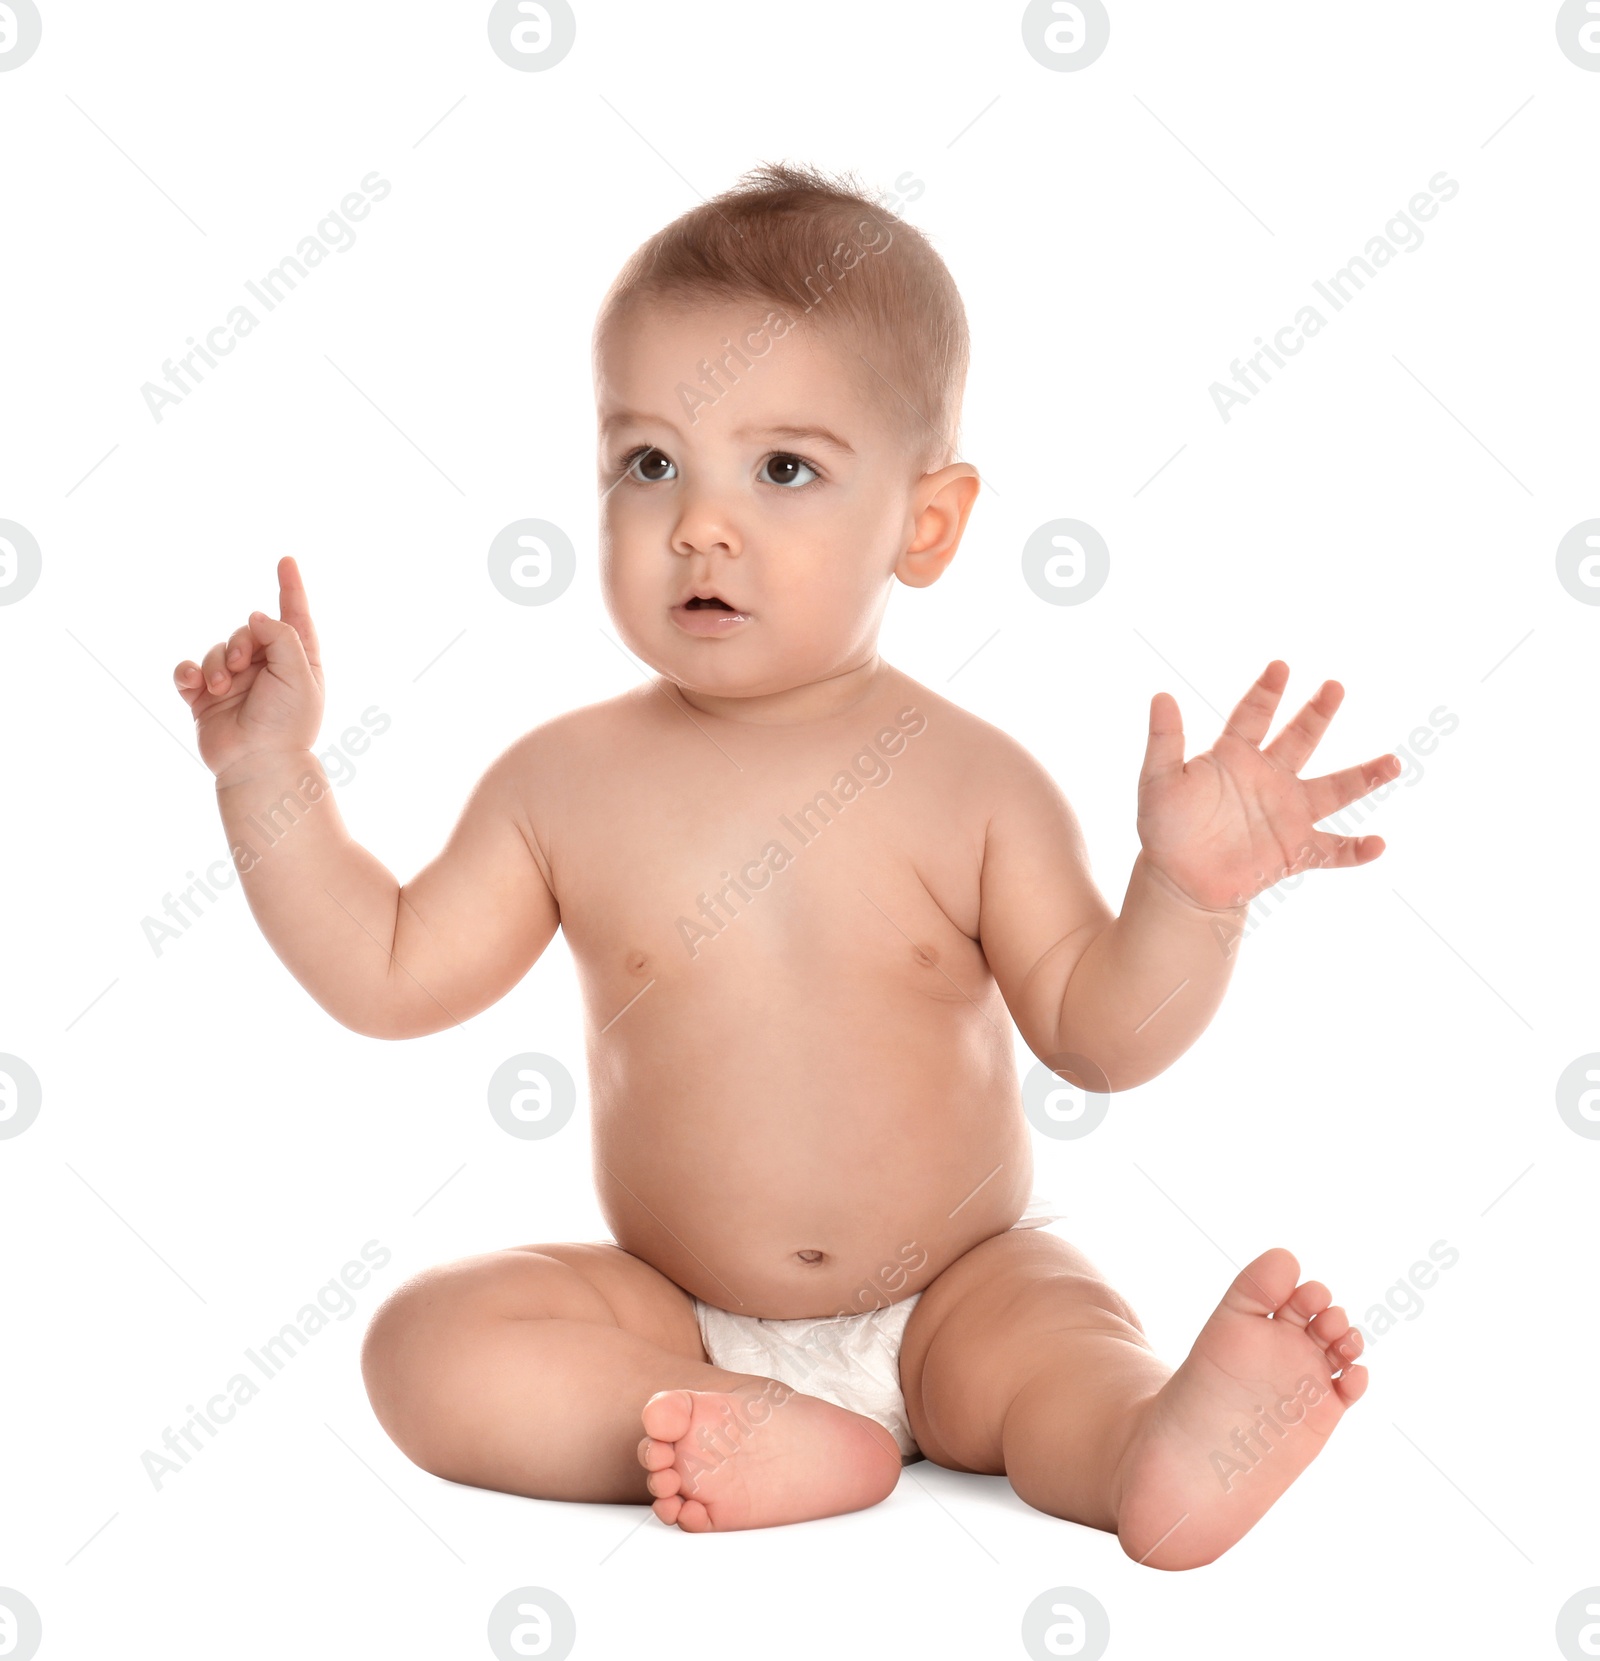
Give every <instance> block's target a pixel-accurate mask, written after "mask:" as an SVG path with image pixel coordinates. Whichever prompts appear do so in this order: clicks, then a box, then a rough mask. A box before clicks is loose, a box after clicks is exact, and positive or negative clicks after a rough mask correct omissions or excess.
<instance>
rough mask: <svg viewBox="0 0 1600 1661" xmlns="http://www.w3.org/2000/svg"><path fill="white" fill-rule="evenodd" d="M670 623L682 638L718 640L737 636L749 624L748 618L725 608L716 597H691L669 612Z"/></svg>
mask: <svg viewBox="0 0 1600 1661" xmlns="http://www.w3.org/2000/svg"><path fill="white" fill-rule="evenodd" d="M672 620H673V622H674V623H676V624H677V626H678V627H679V628H680V629H681V630H682V631H683V632H684V633H685V634H692V635H697V636H699V637H700V638H702V639H708V638H709V639H720V638H721V637H722V636H724V635H729V634H737V633H738V632H739V631H740V630H742V629H743V628H744V626H745V625H746V624H747V623H748V622H749V621H750V615H749V613H748V612H743V611H740V610H738V608H737V607H735V606H732V605H729V603H728V602H727V601H726V600H724V599H723V597H722V596H721V595H720V594H691V595H690V596H689V598H688V599H687V600H680V601H679V602H678V604H677V605H675V606H674V607H673V608H672Z"/></svg>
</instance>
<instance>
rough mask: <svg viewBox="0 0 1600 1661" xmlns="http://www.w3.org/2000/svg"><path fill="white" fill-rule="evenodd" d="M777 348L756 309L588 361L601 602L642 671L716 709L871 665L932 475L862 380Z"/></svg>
mask: <svg viewBox="0 0 1600 1661" xmlns="http://www.w3.org/2000/svg"><path fill="white" fill-rule="evenodd" d="M784 330H785V323H784V318H783V314H782V313H781V312H779V311H778V310H777V309H776V308H774V307H772V306H771V305H769V304H768V303H767V302H764V301H759V300H749V301H744V302H734V303H729V304H723V303H716V304H710V305H707V306H705V307H702V308H695V309H689V308H686V307H684V306H667V305H654V304H644V305H636V306H633V307H630V308H628V309H626V310H625V311H624V312H623V313H622V314H621V315H620V316H619V317H617V318H616V319H615V320H614V321H613V323H612V324H611V326H610V327H609V328H608V329H607V330H606V331H605V332H604V334H603V335H602V336H601V338H600V340H599V341H598V342H597V345H596V351H595V399H596V405H597V414H598V417H599V423H600V432H599V438H600V454H599V471H600V490H601V514H600V556H601V578H602V582H603V584H604V591H605V597H606V604H607V606H608V607H609V609H610V612H611V615H612V617H613V618H614V619H615V621H616V624H617V628H618V630H619V631H620V633H621V635H622V638H623V640H624V642H625V643H626V644H627V646H628V647H629V648H630V649H631V650H632V651H633V652H634V653H635V654H637V655H638V656H639V657H640V658H642V659H643V660H644V661H645V662H646V663H648V664H649V665H650V666H651V667H652V668H653V669H655V670H656V671H657V672H658V673H659V674H662V675H665V676H666V677H667V678H669V679H670V680H673V681H675V682H677V683H678V684H679V685H681V686H682V687H684V688H685V689H686V690H689V691H691V692H693V691H698V692H702V693H705V694H707V695H709V696H711V697H713V698H752V697H761V696H764V695H769V694H773V693H778V692H783V691H787V690H788V689H790V688H792V687H798V686H804V685H808V684H810V683H812V682H815V681H819V680H823V679H828V678H831V677H833V676H836V675H839V674H842V673H844V672H846V671H848V670H850V669H853V668H857V667H859V666H861V665H863V664H866V663H869V662H871V660H872V658H873V655H874V653H875V652H876V650H877V633H878V625H879V622H880V620H881V619H882V616H883V609H884V605H885V603H886V601H887V599H888V593H889V586H890V583H891V581H892V580H893V578H894V575H895V571H896V566H897V564H899V563H900V561H901V558H902V555H903V554H904V553H905V551H906V549H907V547H908V545H909V544H910V543H911V542H912V541H913V538H914V535H915V531H916V524H915V521H916V517H917V511H918V503H917V501H916V499H915V498H916V495H917V489H918V486H919V483H921V481H922V480H923V479H924V477H925V475H924V474H923V473H922V470H921V468H920V467H919V466H918V465H917V462H916V460H915V458H914V457H913V456H912V455H911V453H910V450H909V448H908V446H907V444H906V441H905V437H904V434H903V431H902V429H900V428H898V427H896V426H895V425H894V424H893V423H892V422H891V421H889V420H888V419H886V417H885V415H884V413H883V410H882V404H881V400H880V399H879V398H878V397H874V396H871V395H870V393H869V388H868V386H867V385H866V382H867V381H869V380H870V378H871V371H870V370H868V369H867V368H866V367H865V366H864V365H863V364H862V363H861V362H860V360H859V359H858V358H856V357H855V356H854V354H853V353H850V352H849V351H848V350H847V348H846V347H844V346H843V345H842V344H841V343H838V342H835V341H833V340H832V339H830V337H829V336H828V335H827V334H825V333H822V332H820V331H817V330H811V329H805V330H801V329H796V328H793V327H790V328H788V330H787V332H783V331H784ZM780 333H781V338H779V336H780ZM724 342H730V343H731V346H729V345H725V344H724ZM733 348H737V349H738V352H739V353H742V354H743V356H744V357H745V358H746V359H748V360H749V361H748V364H745V363H741V362H740V359H739V356H738V355H737V354H736V353H735V352H734V351H733ZM708 371H710V373H709V374H708V373H707V372H708ZM888 395H889V396H892V394H888ZM964 470H965V471H970V469H964ZM718 602H720V604H719V603H718Z"/></svg>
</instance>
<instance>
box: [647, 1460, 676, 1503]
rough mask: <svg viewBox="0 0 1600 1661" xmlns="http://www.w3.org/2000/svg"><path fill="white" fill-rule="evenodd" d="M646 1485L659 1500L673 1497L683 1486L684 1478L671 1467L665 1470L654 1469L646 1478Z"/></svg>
mask: <svg viewBox="0 0 1600 1661" xmlns="http://www.w3.org/2000/svg"><path fill="white" fill-rule="evenodd" d="M644 1485H645V1487H646V1488H648V1489H649V1490H650V1492H651V1493H652V1494H654V1495H655V1497H656V1498H657V1499H658V1500H666V1499H671V1498H672V1496H673V1495H674V1494H676V1493H677V1492H678V1491H679V1490H680V1489H681V1488H682V1487H683V1478H682V1477H681V1476H680V1475H679V1474H678V1472H677V1471H675V1470H673V1469H672V1468H671V1467H668V1469H666V1470H664V1471H652V1472H651V1473H650V1474H649V1476H647V1477H646V1478H645V1479H644Z"/></svg>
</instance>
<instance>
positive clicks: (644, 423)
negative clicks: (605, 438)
mask: <svg viewBox="0 0 1600 1661" xmlns="http://www.w3.org/2000/svg"><path fill="white" fill-rule="evenodd" d="M613 427H672V423H671V422H670V421H669V420H667V418H666V417H665V416H664V415H646V414H645V413H644V412H643V411H642V410H636V409H617V410H612V411H611V412H610V414H609V415H606V416H604V417H603V418H602V420H601V422H600V431H601V432H603V433H608V432H610V431H611V429H612V428H613ZM672 430H673V431H674V432H676V431H677V430H678V429H677V428H676V427H672Z"/></svg>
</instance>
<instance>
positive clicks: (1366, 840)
mask: <svg viewBox="0 0 1600 1661" xmlns="http://www.w3.org/2000/svg"><path fill="white" fill-rule="evenodd" d="M1316 848H1317V852H1318V854H1319V856H1320V857H1319V858H1317V859H1315V860H1313V861H1312V862H1311V863H1312V864H1315V865H1318V866H1336V865H1370V864H1371V863H1372V861H1373V860H1375V859H1376V858H1377V857H1378V855H1379V854H1381V853H1382V852H1383V850H1384V840H1383V838H1382V837H1381V836H1328V835H1326V834H1325V833H1323V832H1320V831H1319V832H1318V833H1317V837H1316Z"/></svg>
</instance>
